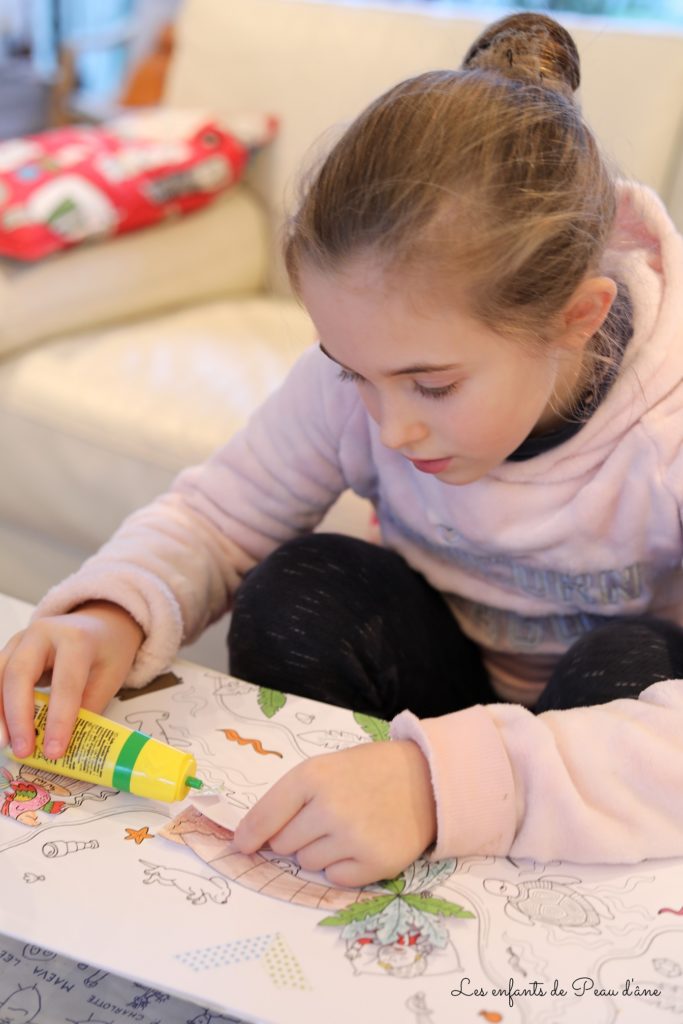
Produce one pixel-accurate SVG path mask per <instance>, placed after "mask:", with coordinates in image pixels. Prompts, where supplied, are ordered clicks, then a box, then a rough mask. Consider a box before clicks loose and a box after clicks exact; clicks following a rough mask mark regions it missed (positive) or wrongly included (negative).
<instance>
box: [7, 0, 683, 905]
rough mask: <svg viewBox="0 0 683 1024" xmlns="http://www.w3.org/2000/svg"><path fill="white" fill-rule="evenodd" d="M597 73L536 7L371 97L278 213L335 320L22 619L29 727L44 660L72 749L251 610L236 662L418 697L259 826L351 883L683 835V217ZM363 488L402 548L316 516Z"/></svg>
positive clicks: (396, 705)
mask: <svg viewBox="0 0 683 1024" xmlns="http://www.w3.org/2000/svg"><path fill="white" fill-rule="evenodd" d="M578 84H579V63H578V56H577V53H576V49H575V47H574V44H573V42H572V40H571V38H570V37H569V36H568V35H567V33H566V32H565V31H564V29H562V28H561V27H560V26H559V25H558V24H556V23H555V22H554V21H552V20H551V19H549V18H546V17H543V16H541V15H533V14H524V15H517V16H514V17H510V18H506V19H503V20H502V21H500V22H497V23H496V24H494V25H493V26H492V27H490V28H489V29H488V31H486V32H485V33H484V34H483V35H482V36H481V37H480V39H479V40H477V42H475V44H474V45H473V46H472V48H471V50H470V51H469V53H468V54H467V56H466V58H465V60H464V63H463V66H462V68H461V70H459V71H454V72H451V71H439V72H433V73H429V74H424V75H420V76H418V77H416V78H414V79H411V80H409V81H406V82H403V83H402V84H400V85H398V86H396V87H395V88H393V89H391V90H390V91H389V92H388V93H386V94H385V95H384V96H382V97H380V98H379V99H378V100H377V101H376V102H375V103H373V104H372V105H371V106H370V107H369V108H368V109H367V110H366V111H365V112H364V113H363V114H361V116H360V117H359V118H358V119H357V120H356V121H355V122H354V123H353V124H352V125H351V127H350V128H349V129H348V130H347V131H346V133H345V134H344V136H343V137H342V138H341V140H340V141H339V142H338V143H337V145H336V146H335V147H334V148H333V150H332V152H331V153H330V154H329V155H328V156H327V158H326V159H325V160H324V162H323V163H322V165H321V167H320V169H319V170H318V171H317V173H316V174H315V175H314V176H313V178H312V181H311V182H310V184H309V185H308V187H307V189H306V191H305V194H304V197H303V199H302V201H301V204H300V206H299V209H298V210H297V212H296V213H295V215H294V217H293V218H292V220H291V223H290V225H289V230H288V234H287V239H286V245H285V255H286V262H287V267H288V270H289V274H290V277H291V280H292V284H293V286H294V289H295V291H296V292H297V294H298V295H299V296H300V298H301V300H302V301H303V303H304V304H305V306H306V308H307V310H308V311H309V312H310V315H311V317H312V319H313V321H314V323H315V325H316V328H317V330H318V333H319V338H320V344H319V345H318V346H316V347H315V348H314V349H312V350H310V351H308V352H307V353H306V354H305V355H304V356H303V357H302V358H301V359H300V361H299V362H298V364H297V365H296V366H295V367H294V369H293V371H292V372H291V374H290V376H289V377H288V379H287V380H286V382H285V383H284V385H283V386H282V388H281V389H280V390H279V391H278V392H277V393H276V394H275V395H273V396H272V397H271V398H270V400H269V401H267V402H266V403H265V405H264V406H263V407H262V408H261V409H260V410H259V411H258V412H257V413H256V415H255V416H254V417H253V418H252V420H251V422H250V423H249V425H248V426H247V428H246V429H245V430H244V431H243V432H241V433H240V434H239V435H238V436H236V437H234V438H233V439H232V440H231V441H230V442H229V444H227V445H226V446H225V447H224V448H223V449H222V450H220V451H219V452H218V453H217V454H215V455H214V456H213V457H212V458H211V459H209V461H208V462H206V463H205V464H204V465H202V466H199V467H195V468H193V469H190V470H187V471H185V472H184V473H183V474H181V475H180V476H179V478H178V479H177V481H176V482H175V485H174V486H173V488H172V489H171V491H169V493H167V494H165V495H163V496H162V497H160V498H159V499H158V500H157V501H155V502H153V503H152V504H151V505H150V506H148V507H147V508H145V509H143V510H141V511H140V512H138V513H136V514H135V515H133V516H131V517H130V518H129V519H128V520H127V521H126V522H125V523H124V524H123V526H122V527H121V528H120V530H119V531H118V532H117V533H116V535H115V536H114V537H113V539H112V540H111V541H110V542H109V543H108V544H107V545H105V546H104V547H103V549H102V550H101V551H100V552H99V553H98V554H97V555H96V556H94V557H93V558H92V559H90V560H89V561H88V562H86V563H85V565H84V566H83V568H82V569H81V570H80V571H79V572H78V573H76V574H75V575H74V576H72V577H70V578H69V579H68V580H66V581H65V582H64V583H62V584H60V585H59V586H57V587H56V588H54V589H53V590H52V591H51V592H50V593H49V594H48V595H47V596H46V598H45V599H44V600H43V601H42V603H41V604H40V605H39V607H38V610H37V612H36V616H35V618H34V620H33V623H32V625H31V626H30V627H29V628H28V629H27V630H26V631H24V632H23V633H21V634H19V635H18V636H16V637H14V638H13V639H12V640H11V641H10V643H9V644H8V645H7V647H6V648H5V650H4V652H3V653H2V655H1V657H0V675H1V676H2V700H3V703H4V719H5V721H6V723H7V728H8V732H9V735H10V738H11V741H12V744H13V748H14V750H15V752H16V753H17V754H18V755H22V754H26V753H28V751H29V750H30V749H31V747H32V745H33V733H32V701H31V691H32V687H33V686H34V684H35V683H36V681H37V680H38V679H39V678H40V676H41V674H42V673H43V671H44V670H45V669H46V668H51V669H52V690H53V699H52V702H51V709H50V718H49V724H48V729H47V732H46V745H45V750H46V753H47V754H48V755H51V756H57V755H58V754H60V753H61V752H62V751H63V749H64V746H65V744H66V742H67V740H68V738H69V736H70V733H71V730H72V727H73V722H74V716H75V714H76V711H77V709H78V707H79V705H83V706H85V707H89V708H93V709H96V710H98V709H102V708H104V707H105V706H106V704H107V702H108V700H109V699H110V698H111V696H112V695H113V694H114V693H115V692H116V691H117V690H118V688H119V687H120V685H121V684H122V682H123V681H124V680H125V679H126V678H127V679H128V683H129V684H132V685H141V684H143V683H145V682H146V681H147V680H149V679H150V678H151V677H152V676H154V675H155V674H156V673H158V672H159V671H160V670H162V669H163V668H164V667H165V666H166V665H167V664H168V662H169V661H170V659H171V658H172V657H173V656H174V655H175V653H176V651H177V649H178V646H179V644H180V643H181V642H183V641H186V640H189V639H192V638H193V637H195V636H196V635H197V634H198V633H199V632H200V631H201V630H202V629H203V628H204V627H205V626H206V625H207V623H208V622H210V621H212V620H214V619H216V618H217V617H218V616H220V615H221V614H223V612H225V610H226V608H228V607H232V609H233V618H232V625H231V631H230V636H229V646H230V656H231V663H230V664H231V670H232V671H233V672H234V673H235V674H236V675H239V676H242V677H244V678H246V679H250V680H253V681H255V682H257V683H260V684H263V685H267V686H270V687H276V688H279V689H282V690H285V691H288V692H290V693H301V694H305V695H307V696H312V697H315V698H318V699H322V700H326V701H329V702H333V703H337V704H342V705H346V706H349V707H353V708H355V709H357V710H359V711H365V712H369V713H372V714H375V715H381V716H385V717H391V718H393V722H392V726H391V736H392V739H391V740H390V741H389V742H387V743H375V744H363V745H360V746H358V747H355V748H353V749H350V750H345V751H342V752H338V753H334V754H326V755H323V756H320V757H315V758H311V759H309V760H308V761H306V762H305V763H303V764H301V765H300V766H298V767H297V768H295V769H293V770H292V771H291V772H289V773H288V774H287V775H286V776H285V777H284V778H283V779H282V780H281V781H280V782H278V783H277V784H276V785H275V786H274V787H273V788H272V789H271V790H270V791H269V792H268V793H267V794H266V795H265V796H264V797H263V798H262V799H261V800H260V802H259V803H258V804H257V805H256V806H255V807H254V808H253V809H252V810H251V811H250V812H249V814H248V815H247V816H246V817H245V819H244V820H243V822H242V824H241V825H240V827H239V828H238V830H237V833H236V837H235V841H236V843H237V844H238V846H239V847H240V848H241V849H242V850H244V851H253V850H256V849H257V848H258V847H259V846H261V845H262V844H264V843H265V842H266V841H268V842H269V843H270V846H271V848H272V849H273V850H274V851H275V852H276V853H278V854H281V855H294V854H295V855H296V856H297V857H298V859H299V862H300V863H301V865H302V866H303V867H304V868H309V869H314V870H315V869H324V870H326V872H327V875H328V877H329V878H330V880H331V881H332V882H333V883H334V884H350V885H360V884H364V883H368V882H371V881H374V880H376V879H380V878H383V877H387V876H391V875H394V874H396V873H397V872H399V871H400V870H401V869H403V868H404V867H405V866H406V865H407V864H408V863H409V862H410V861H412V860H413V859H414V858H415V857H416V856H418V855H419V854H421V853H422V852H423V851H425V850H426V849H427V848H429V847H431V846H432V844H435V845H434V848H433V851H432V852H433V855H434V856H436V857H444V856H455V855H465V854H499V855H505V854H510V855H514V856H522V857H523V856H529V857H536V858H539V859H543V860H550V859H555V858H562V859H566V860H574V861H636V860H639V859H642V858H644V857H667V856H672V855H680V854H683V786H681V778H682V777H683V682H681V680H680V678H679V677H682V676H683V631H682V629H681V627H680V626H679V622H681V621H683V572H682V571H681V555H682V553H683V540H682V536H681V515H680V505H681V498H682V497H683V455H681V450H682V448H681V441H682V439H683V344H682V343H681V342H682V340H683V309H682V307H681V298H680V296H681V294H682V293H683V292H682V289H683V242H682V240H681V239H680V238H679V236H678V235H677V234H676V232H675V230H674V228H673V226H672V224H671V222H670V221H669V219H668V217H667V215H666V213H665V212H664V210H663V208H662V206H661V205H660V203H659V201H658V200H657V199H656V197H655V196H654V195H652V194H651V193H650V192H649V191H648V190H646V189H644V188H638V187H635V186H631V185H626V184H624V183H619V184H615V182H614V181H613V179H612V177H611V175H610V173H609V171H608V169H607V167H606V166H605V162H604V160H603V159H602V157H601V155H600V153H599V151H598V148H597V146H596V143H595V141H594V139H593V137H592V135H591V133H590V131H589V129H588V128H587V127H586V125H585V124H584V122H583V121H582V118H581V115H580V113H579V111H578V109H577V107H576V106H575V104H574V101H573V98H572V92H573V90H574V89H575V88H576V87H577V86H578ZM347 487H351V488H352V489H353V490H354V491H356V492H357V493H359V494H361V495H365V496H367V497H368V498H370V499H371V500H372V502H373V503H374V506H375V508H376V510H377V516H378V519H379V525H380V529H381V537H382V545H381V546H380V545H374V544H370V543H365V542H362V541H358V540H354V539H350V538H345V537H341V536H334V535H324V534H315V535H312V534H311V532H310V531H311V530H312V528H313V527H314V526H315V525H316V523H318V521H319V520H320V519H321V518H322V516H323V514H324V512H325V511H326V509H327V508H328V507H329V506H330V504H331V503H332V502H333V501H334V500H335V498H336V497H337V495H339V494H340V493H341V492H342V491H343V490H344V489H345V488H347Z"/></svg>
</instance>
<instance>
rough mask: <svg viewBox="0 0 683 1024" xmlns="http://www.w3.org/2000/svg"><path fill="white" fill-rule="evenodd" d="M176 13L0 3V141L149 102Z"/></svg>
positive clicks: (138, 1)
mask: <svg viewBox="0 0 683 1024" xmlns="http://www.w3.org/2000/svg"><path fill="white" fill-rule="evenodd" d="M219 2H220V0H219ZM179 7H180V0H0V138H2V139H7V138H12V137H14V136H16V135H24V134H26V133H28V132H34V131H40V130H41V129H42V128H46V127H50V126H53V125H57V124H64V123H67V122H69V121H76V120H79V121H83V120H85V121H88V120H91V121H95V122H96V121H100V120H104V119H106V118H107V117H109V116H110V115H111V114H112V113H114V112H115V111H116V109H117V108H118V106H119V105H120V104H121V103H124V104H126V105H129V104H130V105H136V104H138V103H139V104H145V103H149V102H156V99H157V98H158V96H156V95H155V92H156V91H157V88H159V87H160V86H161V85H163V71H164V68H165V63H166V62H167V60H168V57H169V56H170V50H171V48H172V30H171V25H172V22H173V19H174V17H175V15H176V13H177V10H178V8H179Z"/></svg>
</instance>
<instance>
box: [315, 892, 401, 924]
mask: <svg viewBox="0 0 683 1024" xmlns="http://www.w3.org/2000/svg"><path fill="white" fill-rule="evenodd" d="M395 899H396V896H375V897H373V899H371V900H361V901H360V902H358V903H351V904H350V905H349V906H348V907H344V909H343V910H340V911H339V913H338V914H334V915H333V916H332V917H324V918H323V919H322V921H318V924H325V925H331V926H332V927H338V926H339V925H345V924H351V922H352V921H362V920H363V918H366V917H372V915H373V914H379V913H381V911H382V910H385V909H386V908H387V907H388V906H389V904H390V903H392V902H393V901H394V900H395Z"/></svg>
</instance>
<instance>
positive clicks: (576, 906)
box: [484, 875, 614, 935]
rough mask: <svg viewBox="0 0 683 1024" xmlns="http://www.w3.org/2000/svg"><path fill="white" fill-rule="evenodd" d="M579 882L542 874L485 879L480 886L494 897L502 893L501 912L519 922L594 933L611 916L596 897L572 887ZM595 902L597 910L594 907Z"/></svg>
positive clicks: (584, 933)
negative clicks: (517, 879)
mask: <svg viewBox="0 0 683 1024" xmlns="http://www.w3.org/2000/svg"><path fill="white" fill-rule="evenodd" d="M580 882H581V879H580V878H565V877H557V878H553V877H550V876H543V875H541V876H540V877H539V878H535V879H531V880H530V881H528V882H507V881H505V880H503V879H501V878H487V879H486V881H485V882H484V888H485V889H486V891H487V892H489V893H492V894H493V895H494V896H505V897H506V900H507V901H506V904H505V913H506V914H507V916H508V917H509V918H511V920H513V921H517V922H519V923H520V924H525V925H533V924H546V925H550V926H552V927H554V928H562V929H570V930H571V931H572V933H573V934H578V935H582V934H583V935H590V934H593V935H597V934H599V932H600V929H599V925H600V924H601V922H602V920H603V919H604V918H608V919H611V918H613V917H614V915H613V914H612V912H611V911H610V909H609V907H607V906H606V905H605V904H604V903H603V902H602V900H600V899H598V897H596V896H586V895H584V894H583V893H581V892H579V891H578V890H577V889H575V888H574V885H575V884H576V883H580ZM596 903H597V904H598V906H599V908H600V912H598V910H596V908H595V906H594V904H596Z"/></svg>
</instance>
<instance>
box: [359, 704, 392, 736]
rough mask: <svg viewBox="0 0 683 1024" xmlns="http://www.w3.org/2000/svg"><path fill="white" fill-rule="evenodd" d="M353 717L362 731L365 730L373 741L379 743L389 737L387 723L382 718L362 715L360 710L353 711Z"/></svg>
mask: <svg viewBox="0 0 683 1024" xmlns="http://www.w3.org/2000/svg"><path fill="white" fill-rule="evenodd" d="M353 717H354V719H355V720H356V722H358V725H359V726H360V727H361V729H362V730H363V732H366V733H367V734H368V736H369V737H370V739H371V740H372V741H373V743H380V742H381V741H383V740H388V739H389V723H388V722H385V721H384V719H383V718H373V716H372V715H363V714H361V712H360V711H354V713H353Z"/></svg>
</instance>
